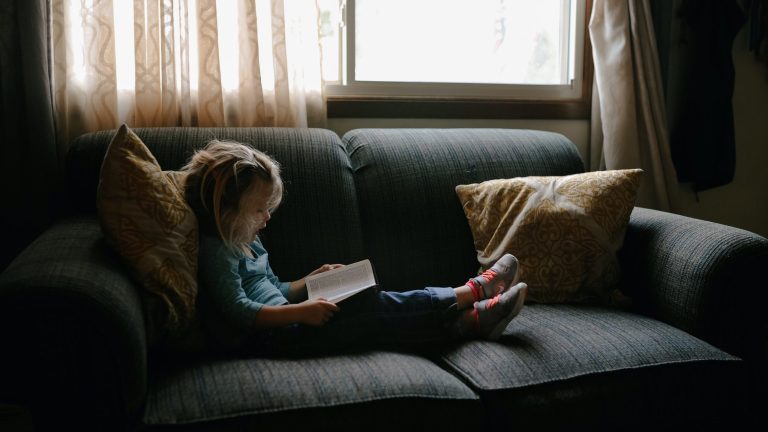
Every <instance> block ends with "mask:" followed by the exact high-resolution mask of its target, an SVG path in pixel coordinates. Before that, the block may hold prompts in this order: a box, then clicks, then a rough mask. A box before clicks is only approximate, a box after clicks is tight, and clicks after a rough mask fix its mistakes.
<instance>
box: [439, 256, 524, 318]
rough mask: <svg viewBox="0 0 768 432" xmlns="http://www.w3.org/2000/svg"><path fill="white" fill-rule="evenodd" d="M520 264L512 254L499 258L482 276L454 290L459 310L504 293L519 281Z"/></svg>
mask: <svg viewBox="0 0 768 432" xmlns="http://www.w3.org/2000/svg"><path fill="white" fill-rule="evenodd" d="M517 269H518V262H517V258H515V256H514V255H512V254H506V255H504V256H502V257H501V258H499V260H498V261H496V262H495V263H494V264H493V266H491V268H489V269H488V270H486V271H484V272H483V274H481V275H480V276H477V277H474V278H471V279H470V280H468V281H467V283H466V285H464V286H461V287H458V288H454V290H456V297H457V298H458V299H459V309H467V308H469V307H471V306H472V305H473V304H474V303H475V302H477V301H480V300H483V299H487V298H492V297H494V296H496V295H498V294H501V293H503V292H504V291H506V290H507V289H509V287H510V286H512V285H514V284H515V283H516V282H517V280H518V272H517Z"/></svg>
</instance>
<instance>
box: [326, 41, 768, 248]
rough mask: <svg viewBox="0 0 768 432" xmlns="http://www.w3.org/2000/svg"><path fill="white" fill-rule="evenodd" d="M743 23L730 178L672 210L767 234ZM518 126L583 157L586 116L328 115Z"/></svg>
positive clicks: (764, 105)
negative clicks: (549, 134)
mask: <svg viewBox="0 0 768 432" xmlns="http://www.w3.org/2000/svg"><path fill="white" fill-rule="evenodd" d="M747 28H748V27H747V26H745V27H744V30H743V31H742V32H741V33H740V34H739V36H738V37H737V39H736V42H735V43H734V55H733V57H734V65H735V67H736V85H735V89H734V96H733V105H734V117H735V126H736V174H735V177H734V180H733V182H732V183H730V184H728V185H725V186H722V187H719V188H715V189H712V190H708V191H703V192H700V193H699V194H698V201H697V198H696V196H695V195H694V194H693V193H692V192H690V190H687V189H686V188H685V186H682V187H681V190H680V191H679V193H678V196H677V198H676V200H675V202H674V203H673V211H674V212H675V213H679V214H683V215H686V216H691V217H695V218H699V219H705V220H709V221H713V222H718V223H722V224H725V225H731V226H735V227H738V228H742V229H746V230H749V231H752V232H755V233H757V234H760V235H762V236H764V237H768V65H765V64H761V63H758V62H756V61H755V60H754V58H753V56H752V54H751V53H750V52H749V51H748V49H747V40H746V37H747ZM394 127H397V128H419V127H429V128H432V127H433V128H458V127H462V128H475V127H477V128H480V127H489V128H518V129H519V128H523V129H539V130H546V131H553V132H559V133H562V134H563V135H565V136H567V137H568V138H570V139H571V141H573V142H574V143H575V144H576V146H577V147H578V149H579V152H580V153H581V155H582V159H584V160H586V155H587V146H588V143H589V122H588V121H587V120H440V119H338V118H337V119H329V120H328V128H329V129H332V130H334V131H335V132H336V133H338V134H339V136H343V134H344V133H345V132H347V131H349V130H351V129H356V128H394Z"/></svg>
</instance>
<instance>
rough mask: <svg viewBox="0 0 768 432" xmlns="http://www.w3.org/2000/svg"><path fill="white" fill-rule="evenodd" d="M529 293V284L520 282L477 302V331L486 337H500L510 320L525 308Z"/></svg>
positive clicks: (475, 312)
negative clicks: (526, 297) (501, 292)
mask: <svg viewBox="0 0 768 432" xmlns="http://www.w3.org/2000/svg"><path fill="white" fill-rule="evenodd" d="M527 294H528V285H526V284H525V283H523V282H520V283H518V284H516V285H515V286H513V287H512V288H510V289H509V290H507V291H506V292H504V293H503V294H499V295H497V296H495V297H493V298H490V299H487V300H483V301H479V302H475V309H474V311H473V313H474V315H475V333H476V334H477V335H478V336H480V337H481V338H484V339H489V340H497V339H499V338H500V337H501V334H502V333H503V332H504V329H506V328H507V325H509V323H510V321H512V319H513V318H515V317H516V316H517V314H519V313H520V310H522V309H523V304H524V303H525V296H526V295H527Z"/></svg>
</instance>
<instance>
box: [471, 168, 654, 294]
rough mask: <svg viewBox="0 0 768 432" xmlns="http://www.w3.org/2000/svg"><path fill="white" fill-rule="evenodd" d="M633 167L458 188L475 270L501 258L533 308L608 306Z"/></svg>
mask: <svg viewBox="0 0 768 432" xmlns="http://www.w3.org/2000/svg"><path fill="white" fill-rule="evenodd" d="M642 173H643V171H642V170H639V169H632V170H615V171H596V172H588V173H583V174H575V175H570V176H565V177H520V178H513V179H499V180H490V181H486V182H483V183H479V184H471V185H459V186H457V187H456V193H457V194H458V196H459V200H460V201H461V204H462V206H463V208H464V213H465V214H466V216H467V219H468V220H469V225H470V229H471V230H472V235H473V237H474V241H475V249H476V250H477V259H478V261H479V262H480V265H481V267H482V268H483V269H485V268H487V267H490V265H492V264H493V263H494V262H495V261H496V260H497V259H499V258H500V257H501V256H502V255H503V254H505V253H507V252H509V253H512V254H514V255H515V256H517V258H518V259H519V261H520V271H521V272H522V273H521V278H522V279H521V280H522V281H524V282H526V283H527V284H528V287H529V294H528V299H529V300H530V301H533V302H546V303H559V302H578V303H584V302H603V301H605V302H609V298H610V297H612V296H614V295H615V293H614V292H613V288H614V285H615V284H616V282H617V281H618V278H619V266H618V261H617V259H616V252H617V251H618V250H619V248H620V247H621V245H622V243H623V242H624V233H625V231H626V226H627V224H628V223H629V215H630V213H631V212H632V209H633V207H634V203H635V196H636V195H637V189H638V187H639V186H640V177H641V176H642Z"/></svg>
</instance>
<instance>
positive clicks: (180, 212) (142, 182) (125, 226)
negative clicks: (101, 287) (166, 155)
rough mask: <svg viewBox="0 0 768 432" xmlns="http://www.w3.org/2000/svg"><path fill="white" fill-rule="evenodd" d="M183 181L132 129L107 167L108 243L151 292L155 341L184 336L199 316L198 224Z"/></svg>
mask: <svg viewBox="0 0 768 432" xmlns="http://www.w3.org/2000/svg"><path fill="white" fill-rule="evenodd" d="M183 182H184V179H183V175H182V174H181V173H178V172H171V171H162V169H161V168H160V165H159V164H158V163H157V160H156V159H155V157H154V156H153V155H152V153H150V151H149V149H148V148H147V147H146V146H145V145H144V143H143V142H142V141H141V139H140V138H139V137H138V136H137V135H136V134H135V133H133V131H131V130H130V129H128V127H127V126H125V125H123V126H122V127H120V129H119V130H118V131H117V134H116V135H115V136H114V138H113V139H112V142H111V143H110V145H109V148H108V149H107V154H106V156H105V157H104V161H103V163H102V166H101V174H100V178H99V187H98V191H97V200H96V202H97V208H98V212H99V220H100V222H101V226H102V229H103V231H104V235H105V237H106V240H107V243H108V244H109V245H110V246H111V247H112V248H113V249H114V250H115V251H116V252H117V253H118V254H119V255H120V256H121V257H122V258H123V259H124V260H125V261H126V262H127V263H128V265H129V266H130V268H131V270H132V271H133V274H134V276H135V277H136V279H137V280H138V281H139V283H140V284H141V285H142V287H143V288H144V289H145V290H146V292H145V293H143V294H149V295H148V296H147V295H143V296H142V297H143V298H144V299H145V300H146V301H147V303H148V305H147V308H148V309H149V310H148V319H149V327H150V335H151V337H152V336H160V335H162V334H164V333H165V332H166V331H169V332H170V334H171V335H173V334H176V333H178V332H180V331H181V330H183V329H184V328H185V327H186V326H187V325H188V324H190V323H191V320H192V318H193V316H194V312H195V298H196V296H197V219H196V218H195V215H194V213H193V212H192V210H191V209H190V208H189V206H188V205H187V203H186V201H185V200H184V194H183V192H182V186H183Z"/></svg>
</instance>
